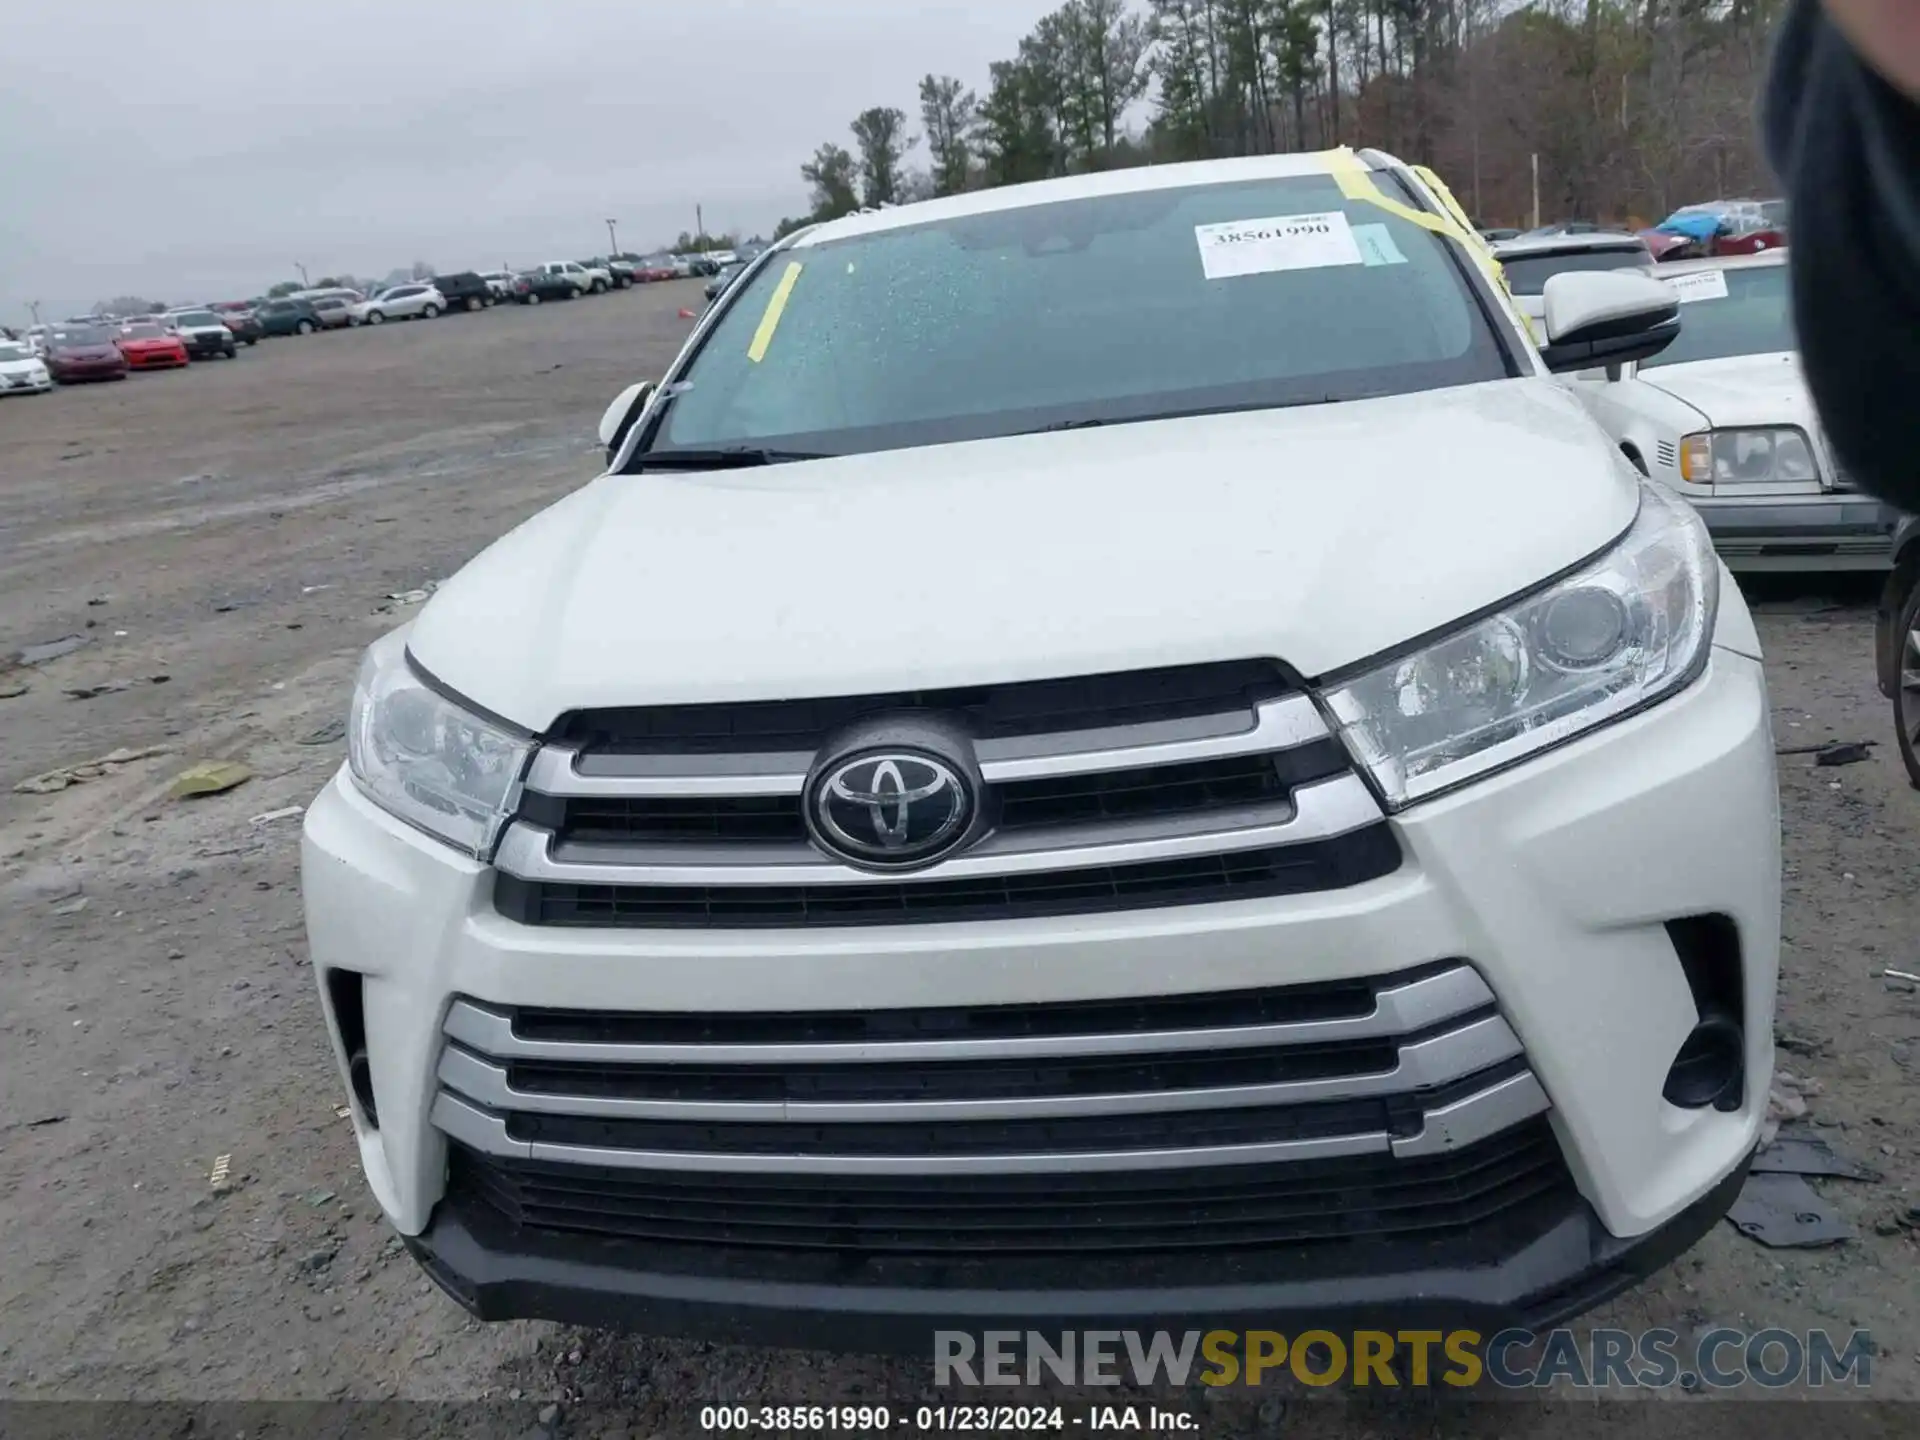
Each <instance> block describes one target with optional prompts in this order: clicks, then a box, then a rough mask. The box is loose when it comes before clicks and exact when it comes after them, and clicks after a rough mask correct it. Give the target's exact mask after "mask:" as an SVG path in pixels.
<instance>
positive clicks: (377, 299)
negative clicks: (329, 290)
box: [347, 281, 447, 325]
mask: <svg viewBox="0 0 1920 1440" xmlns="http://www.w3.org/2000/svg"><path fill="white" fill-rule="evenodd" d="M446 308H447V297H446V296H444V295H442V294H441V293H440V292H439V291H438V290H436V289H434V288H433V286H431V285H428V284H425V283H423V282H421V281H414V282H413V283H411V284H407V285H395V286H393V287H392V288H391V289H387V290H382V291H381V292H380V293H379V294H378V295H376V296H374V297H373V298H372V299H371V300H362V301H361V302H360V303H359V304H357V305H352V306H349V307H348V310H347V315H348V323H349V324H353V325H384V324H386V323H387V321H389V320H431V319H433V317H434V316H436V315H439V314H441V313H442V312H443V311H444V310H445V309H446Z"/></svg>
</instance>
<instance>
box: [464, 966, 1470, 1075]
mask: <svg viewBox="0 0 1920 1440" xmlns="http://www.w3.org/2000/svg"><path fill="white" fill-rule="evenodd" d="M1492 1003H1493V992H1492V991H1491V990H1489V989H1488V988H1487V982H1486V981H1485V980H1482V979H1481V978H1480V974H1479V972H1478V971H1476V970H1474V969H1473V968H1472V967H1471V966H1467V965H1459V966H1455V967H1454V968H1453V969H1451V970H1443V971H1441V972H1440V973H1438V974H1435V975H1426V976H1422V977H1421V978H1420V979H1417V980H1410V981H1408V982H1407V983H1405V984H1403V985H1395V986H1392V987H1390V988H1386V989H1382V990H1380V991H1378V992H1377V993H1376V994H1375V996H1374V1008H1373V1011H1372V1013H1370V1014H1366V1015H1355V1016H1350V1017H1342V1018H1339V1019H1332V1020H1306V1021H1295V1022H1290V1023H1284V1024H1272V1025H1235V1026H1216V1027H1212V1028H1207V1029H1193V1030H1146V1031H1138V1032H1133V1033H1127V1032H1120V1033H1108V1034H1085V1035H1075V1034H1067V1035H1001V1036H990V1037H981V1038H976V1039H958V1040H879V1041H857V1042H837V1043H836V1042H832V1041H826V1042H821V1043H818V1044H814V1043H792V1044H766V1045H742V1044H723V1045H703V1044H697V1043H696V1044H679V1045H675V1044H659V1045H634V1044H609V1043H603V1042H595V1041H581V1040H531V1039H526V1038H523V1037H521V1036H518V1035H516V1034H514V1031H513V1019H512V1017H511V1016H510V1015H506V1014H502V1013H500V1012H498V1011H495V1010H490V1009H488V1008H486V1007H484V1006H482V1005H479V1004H476V1003H475V1002H474V1001H471V1000H456V1001H455V1002H454V1003H453V1007H452V1009H451V1010H449V1011H448V1013H447V1020H446V1035H447V1038H448V1039H450V1040H453V1041H456V1042H458V1043H459V1044H460V1045H463V1046H465V1047H467V1048H468V1049H470V1050H475V1051H478V1052H479V1053H481V1054H483V1055H491V1056H494V1057H497V1058H499V1059H502V1060H509V1061H511V1060H555V1061H562V1062H567V1061H572V1062H576V1063H581V1064H601V1065H675V1064H681V1065H780V1064H803V1063H810V1062H818V1063H835V1062H872V1063H881V1062H885V1061H903V1060H1013V1059H1023V1058H1036V1057H1050V1058H1058V1057H1072V1056H1087V1055H1157V1054H1166V1053H1170V1052H1175V1051H1183V1050H1242V1049H1251V1048H1255V1047H1262V1046H1271V1045H1324V1044H1332V1043H1336V1042H1340V1041H1351V1040H1376V1039H1381V1038H1384V1037H1388V1036H1393V1035H1407V1034H1414V1033H1417V1032H1419V1031H1424V1030H1429V1029H1431V1028H1433V1027H1434V1026H1437V1025H1440V1024H1442V1023H1444V1022H1446V1021H1448V1020H1453V1019H1457V1018H1459V1017H1460V1016H1463V1015H1470V1014H1472V1013H1473V1012H1474V1011H1476V1010H1481V1009H1484V1008H1485V1007H1487V1006H1489V1005H1491V1004H1492Z"/></svg>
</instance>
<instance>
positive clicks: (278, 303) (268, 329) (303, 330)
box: [255, 296, 321, 335]
mask: <svg viewBox="0 0 1920 1440" xmlns="http://www.w3.org/2000/svg"><path fill="white" fill-rule="evenodd" d="M255 314H257V315H258V316H259V319H260V328H261V333H262V334H265V335H311V334H313V332H314V331H316V330H318V329H319V328H320V325H321V321H320V316H319V314H318V313H317V312H316V311H315V310H314V308H313V302H312V301H311V300H295V299H293V298H291V297H289V296H282V297H281V298H279V299H277V300H263V301H261V302H260V308H259V310H257V311H256V312H255Z"/></svg>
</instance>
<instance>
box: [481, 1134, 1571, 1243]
mask: <svg viewBox="0 0 1920 1440" xmlns="http://www.w3.org/2000/svg"><path fill="white" fill-rule="evenodd" d="M1572 1191H1573V1187H1572V1181H1571V1178H1570V1176H1569V1175H1568V1173H1567V1168H1566V1164H1565V1161H1564V1160H1563V1159H1562V1158H1561V1153H1560V1149H1559V1146H1558V1145H1557V1144H1556V1143H1555V1142H1554V1138H1553V1134H1552V1131H1551V1130H1550V1129H1549V1128H1548V1126H1547V1125H1546V1123H1545V1121H1544V1120H1535V1121H1532V1122H1529V1123H1527V1124H1524V1125H1521V1126H1518V1127H1515V1128H1514V1129H1512V1130H1509V1131H1507V1132H1505V1133H1503V1134H1500V1135H1496V1136H1493V1137H1491V1138H1489V1139H1486V1140H1483V1141H1481V1142H1479V1143H1478V1144H1475V1145H1469V1146H1465V1147H1463V1148H1461V1149H1458V1150H1454V1151H1451V1152H1449V1153H1446V1154H1442V1155H1435V1156H1431V1157H1428V1158H1425V1159H1417V1160H1411V1161H1405V1160H1396V1159H1394V1158H1392V1157H1391V1156H1377V1155H1369V1156H1357V1157H1354V1158H1352V1159H1345V1160H1332V1161H1321V1162H1301V1163H1293V1164H1282V1165H1257V1166H1229V1167H1225V1168H1215V1169H1195V1170H1188V1171H1176V1172H1167V1171H1155V1172H1146V1173H1137V1174H1131V1175H1125V1176H1102V1177H1098V1178H1097V1179H1096V1178H1093V1177H1084V1176H1079V1177H1076V1176H1048V1177H1044V1178H1042V1177H1033V1176H991V1177H979V1178H974V1179H970V1180H968V1181H967V1182H966V1183H965V1184H963V1185H955V1184H954V1183H952V1182H951V1181H948V1180H944V1179H934V1178H928V1177H919V1178H915V1177H887V1178H880V1177H874V1178H869V1179H860V1180H847V1179H838V1178H835V1179H827V1178H822V1177H812V1176H787V1177H779V1178H768V1177H758V1176H726V1177H707V1176H692V1177H679V1176H673V1175H666V1174H652V1173H648V1174H635V1173H633V1172H631V1171H620V1170H611V1169H597V1168H594V1167H590V1166H574V1165H550V1164H539V1163H534V1162H526V1161H511V1160H502V1159H497V1158H494V1157H490V1156H487V1155H483V1154H480V1153H478V1152H477V1151H474V1150H471V1149H468V1148H467V1147H465V1146H461V1145H455V1146H454V1147H452V1153H451V1161H450V1167H449V1176H448V1197H447V1198H448V1203H449V1204H451V1205H453V1206H455V1207H456V1208H459V1209H462V1210H470V1209H472V1208H474V1207H485V1208H486V1209H488V1210H490V1211H492V1212H493V1213H494V1214H495V1215H496V1216H498V1217H499V1219H500V1220H501V1221H503V1222H505V1223H506V1224H508V1225H510V1226H512V1227H514V1228H515V1229H520V1230H531V1231H552V1232H567V1233H573V1234H583V1235H592V1236H601V1237H606V1238H612V1239H621V1240H633V1241H644V1242H654V1243H665V1244H691V1245H703V1246H714V1247H723V1248H740V1249H755V1250H758V1249H769V1248H771V1249H778V1250H788V1251H806V1250H811V1251H830V1252H834V1253H836V1254H840V1255H843V1256H844V1255H848V1254H854V1255H902V1256H907V1255H918V1256H971V1255H978V1254H981V1253H983V1252H984V1253H992V1254H1002V1255H1005V1254H1020V1255H1033V1256H1084V1255H1150V1254H1156V1253H1169V1252H1177V1253H1196V1252H1198V1253H1204V1252H1220V1253H1232V1252H1239V1251H1246V1250H1250V1249H1263V1250H1267V1249H1311V1250H1316V1251H1323V1252H1324V1251H1340V1250H1349V1249H1352V1248H1354V1247H1358V1246H1362V1245H1367V1244H1374V1243H1381V1242H1394V1241H1422V1242H1427V1243H1434V1244H1438V1243H1444V1242H1453V1241H1458V1240H1461V1239H1463V1238H1464V1237H1467V1236H1469V1235H1471V1234H1472V1233H1474V1232H1476V1231H1484V1230H1487V1229H1489V1228H1493V1227H1499V1226H1502V1225H1503V1224H1505V1223H1506V1222H1508V1221H1509V1220H1511V1219H1513V1218H1514V1217H1517V1216H1519V1215H1521V1214H1523V1213H1525V1212H1526V1211H1527V1210H1528V1209H1529V1208H1530V1207H1533V1206H1536V1205H1538V1204H1539V1203H1540V1202H1541V1201H1543V1200H1546V1199H1564V1198H1567V1197H1569V1196H1571V1194H1572Z"/></svg>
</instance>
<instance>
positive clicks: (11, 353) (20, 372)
mask: <svg viewBox="0 0 1920 1440" xmlns="http://www.w3.org/2000/svg"><path fill="white" fill-rule="evenodd" d="M51 389H53V372H52V371H50V370H49V369H48V368H47V362H46V360H45V358H44V357H42V356H41V355H40V354H39V353H38V352H37V351H35V350H34V348H33V346H31V345H29V344H28V343H27V342H26V341H25V340H0V395H33V394H42V395H43V394H45V393H46V392H47V391H49V390H51Z"/></svg>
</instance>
